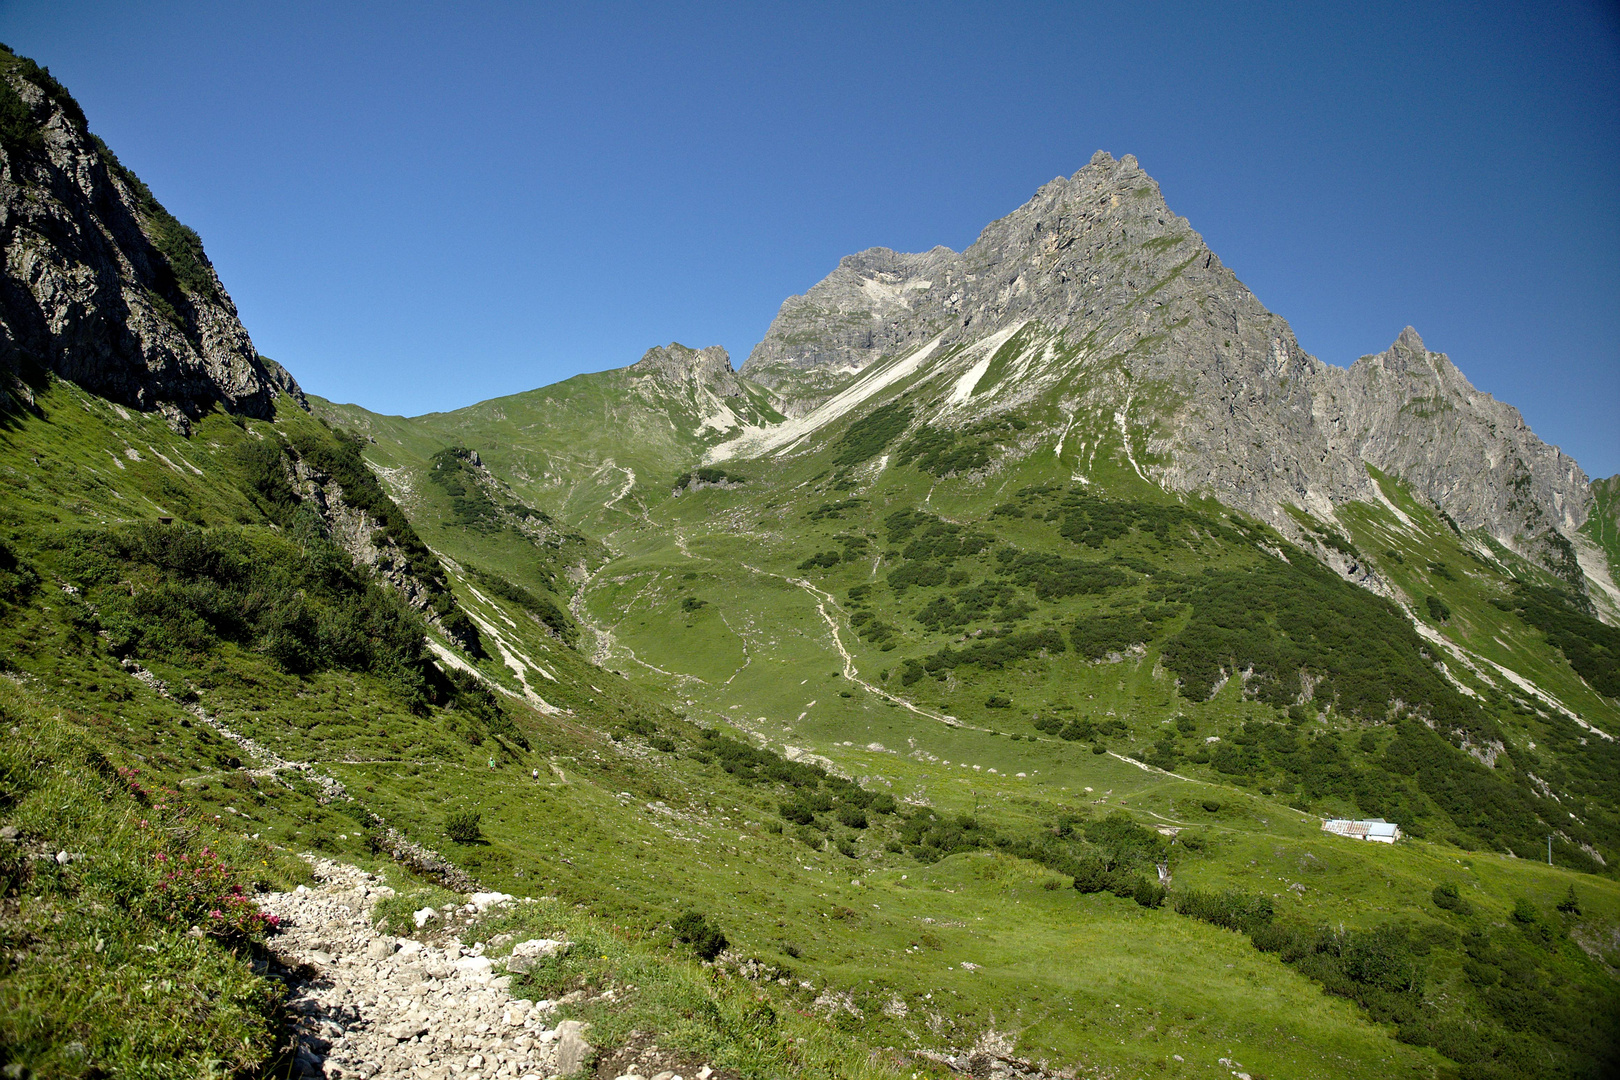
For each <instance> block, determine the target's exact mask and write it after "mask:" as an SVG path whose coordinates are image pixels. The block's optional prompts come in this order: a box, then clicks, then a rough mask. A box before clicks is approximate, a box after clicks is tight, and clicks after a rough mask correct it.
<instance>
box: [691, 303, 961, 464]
mask: <svg viewBox="0 0 1620 1080" xmlns="http://www.w3.org/2000/svg"><path fill="white" fill-rule="evenodd" d="M943 336H944V335H939V336H936V337H934V338H933V339H932V340H930V341H929V342H928V343H927V344H926V345H924V346H922V347H921V348H920V349H918V350H916V351H915V352H913V353H911V354H910V355H909V356H905V357H903V358H901V359H899V360H897V361H895V362H894V363H892V364H889V365H887V366H886V367H881V368H879V369H877V370H875V371H873V372H871V373H870V374H868V375H867V376H866V377H864V378H862V379H860V380H858V381H856V382H855V383H854V384H852V385H850V386H847V387H845V388H844V389H843V390H841V391H840V392H839V393H837V394H835V395H833V396H832V397H830V398H828V399H827V400H826V401H824V402H822V403H821V404H820V405H818V406H816V407H815V408H814V409H812V410H810V411H809V412H808V413H806V414H805V415H803V416H801V417H798V418H797V419H793V420H787V421H784V422H783V423H780V424H775V425H772V426H771V427H766V428H756V427H749V428H745V429H744V430H743V433H742V434H741V435H739V436H737V437H736V438H735V439H732V440H730V441H729V442H724V443H721V444H720V445H719V446H716V447H714V448H713V449H711V450H710V451H709V452H708V454H707V455H705V457H704V461H705V462H706V463H709V464H713V463H714V462H716V461H726V460H728V459H730V458H735V457H759V456H760V455H762V454H768V453H771V452H773V451H777V450H780V449H782V448H783V447H786V446H789V445H791V444H793V443H796V442H798V441H799V440H800V439H802V438H804V437H805V436H806V435H809V434H810V433H811V432H813V431H815V430H816V429H817V428H820V427H823V426H824V425H826V424H830V423H832V422H833V421H834V420H836V419H838V418H839V417H840V416H843V415H844V414H845V413H847V412H849V411H850V410H851V409H853V408H855V407H856V406H857V405H859V404H860V403H861V402H863V401H865V400H867V399H868V398H870V397H871V396H872V395H874V394H876V393H878V392H879V391H881V390H883V389H885V388H887V387H889V386H892V385H894V384H895V383H897V382H899V381H900V380H901V379H904V378H906V377H907V376H909V375H912V374H913V373H915V372H916V371H917V369H918V368H920V367H921V366H922V363H923V361H924V360H927V359H928V358H929V357H930V356H931V355H933V352H934V350H935V349H937V348H939V341H940V337H943Z"/></svg>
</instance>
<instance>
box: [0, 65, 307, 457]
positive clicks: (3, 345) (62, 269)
mask: <svg viewBox="0 0 1620 1080" xmlns="http://www.w3.org/2000/svg"><path fill="white" fill-rule="evenodd" d="M0 113H3V114H4V115H5V117H6V118H7V119H6V123H5V124H4V125H3V130H0V244H3V245H4V248H5V256H6V258H5V267H4V270H3V271H0V381H3V382H4V383H6V384H7V385H6V386H5V390H4V392H5V394H6V396H7V398H8V400H6V401H3V402H0V406H4V407H15V405H16V404H17V402H18V401H21V402H23V403H26V402H28V401H29V400H31V391H30V390H29V388H28V384H29V382H30V381H31V380H36V379H38V378H39V377H41V376H42V375H43V374H44V373H46V372H51V373H54V374H56V375H58V376H60V377H62V378H64V379H70V380H72V381H74V382H76V383H78V384H80V385H81V386H83V387H85V388H86V389H88V390H91V391H93V392H94V393H97V394H100V395H102V396H103V397H106V398H109V399H111V400H113V401H117V402H120V403H121V404H124V405H128V406H131V407H134V408H138V409H143V410H152V409H155V410H160V411H162V412H163V413H164V414H165V415H166V416H167V417H168V418H169V421H170V423H171V424H172V425H174V426H175V427H176V428H177V429H181V430H184V429H185V428H186V427H187V426H188V423H189V420H190V419H192V418H195V417H196V416H199V415H201V414H202V413H203V412H205V411H207V410H208V409H209V408H212V407H214V406H216V405H218V406H222V407H224V408H225V409H227V410H229V411H232V412H237V413H242V414H246V415H249V416H255V417H268V416H271V415H273V414H274V411H275V399H276V398H277V397H278V396H280V395H287V396H288V397H290V398H291V399H292V400H294V401H295V402H297V403H298V404H300V405H304V401H303V395H302V393H301V392H300V391H299V389H298V385H297V383H296V382H294V381H293V379H292V377H291V376H290V375H288V374H287V372H286V371H285V370H284V369H283V368H282V367H281V366H280V365H279V364H274V363H271V362H269V361H266V360H264V359H263V358H262V357H260V356H259V354H258V352H257V350H255V349H254V347H253V342H252V340H251V339H250V338H249V336H248V333H247V330H246V329H244V328H243V326H242V323H241V321H240V319H239V318H238V317H237V312H236V305H235V304H233V303H232V302H231V298H230V296H229V295H228V294H227V293H226V292H225V287H224V286H223V285H222V284H221V283H220V280H219V276H218V275H217V274H216V273H215V272H214V267H213V264H212V263H210V262H209V261H208V256H207V254H206V253H205V252H204V251H203V247H202V241H201V240H200V239H199V238H198V236H197V234H196V233H195V232H193V231H192V230H191V229H189V228H187V227H186V226H184V225H182V224H181V223H180V222H179V221H177V220H175V218H174V217H173V215H171V214H170V213H169V212H168V211H167V210H166V209H164V207H163V205H162V204H161V203H159V202H158V201H157V199H156V197H154V196H153V194H152V192H151V190H150V189H148V188H147V186H146V185H145V184H144V183H142V182H141V180H140V178H139V177H137V176H136V175H135V174H134V173H132V172H130V171H129V170H128V169H127V168H125V167H124V166H123V165H122V164H121V163H120V162H119V161H118V158H117V157H116V156H114V154H113V153H112V151H111V150H109V149H108V148H107V146H106V144H105V143H103V142H102V141H101V140H100V139H98V138H96V137H95V136H94V135H92V134H91V133H90V131H89V129H88V127H87V126H86V124H85V119H84V113H83V111H82V110H81V109H80V108H79V106H78V103H77V102H75V101H74V100H73V98H72V96H71V95H70V94H68V92H67V90H66V89H65V88H64V87H63V86H62V85H61V84H60V83H58V82H57V81H56V80H55V79H53V78H51V76H50V73H49V72H47V71H45V70H44V69H43V68H40V67H39V66H38V65H36V64H35V63H34V62H33V61H31V60H28V59H26V58H24V57H19V56H15V55H13V54H12V53H10V52H9V51H0Z"/></svg>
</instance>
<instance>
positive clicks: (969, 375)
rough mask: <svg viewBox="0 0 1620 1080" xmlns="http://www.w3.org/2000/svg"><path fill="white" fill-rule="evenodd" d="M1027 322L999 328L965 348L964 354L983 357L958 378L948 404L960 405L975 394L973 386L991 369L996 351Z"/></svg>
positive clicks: (1026, 320)
mask: <svg viewBox="0 0 1620 1080" xmlns="http://www.w3.org/2000/svg"><path fill="white" fill-rule="evenodd" d="M1027 322H1029V320H1028V319H1021V320H1019V321H1018V322H1015V323H1013V324H1012V325H1011V326H1009V327H1006V328H1005V329H1002V330H997V331H996V332H995V333H993V334H991V335H990V336H989V337H987V338H984V339H983V340H981V341H976V342H974V343H973V344H972V345H969V346H968V347H967V348H966V349H964V350H963V353H964V355H966V356H972V355H974V354H978V355H979V356H980V357H981V359H980V360H979V362H978V363H976V364H974V365H973V366H972V367H970V368H968V369H967V371H966V372H964V373H963V375H962V377H961V378H960V379H957V380H956V386H955V388H954V389H952V390H951V397H950V400H949V401H948V402H946V404H947V405H960V404H961V403H962V402H964V401H966V400H967V399H968V398H970V397H972V396H973V388H974V387H975V386H978V385H979V380H980V379H982V378H984V373H985V372H987V371H989V370H990V361H992V360H994V359H995V358H996V353H997V352H998V351H999V350H1000V349H1001V347H1002V346H1003V345H1005V344H1006V343H1007V342H1008V340H1009V339H1011V338H1012V336H1013V335H1014V334H1016V333H1018V331H1020V330H1022V329H1023V328H1024V324H1025V323H1027Z"/></svg>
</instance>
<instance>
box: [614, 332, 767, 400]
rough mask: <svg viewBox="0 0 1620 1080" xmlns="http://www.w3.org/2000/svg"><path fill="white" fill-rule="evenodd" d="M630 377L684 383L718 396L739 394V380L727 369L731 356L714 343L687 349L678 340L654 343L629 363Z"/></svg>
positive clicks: (668, 382) (677, 384)
mask: <svg viewBox="0 0 1620 1080" xmlns="http://www.w3.org/2000/svg"><path fill="white" fill-rule="evenodd" d="M630 375H631V376H632V377H633V378H647V377H651V378H655V379H659V380H661V381H663V382H664V383H665V384H666V385H668V386H669V387H670V388H672V389H673V388H677V387H679V388H683V389H684V388H686V387H688V386H690V387H695V388H699V389H702V390H705V391H708V392H709V393H711V394H714V395H716V396H718V397H722V398H733V397H740V396H741V395H742V392H743V387H742V383H741V382H740V381H739V380H738V378H737V373H736V372H735V371H733V370H732V368H731V356H730V355H729V354H728V353H727V352H726V350H725V349H723V348H721V347H720V346H718V345H710V346H709V347H708V348H706V349H690V348H687V347H686V346H685V345H682V344H680V343H679V342H675V341H672V342H670V343H669V344H668V345H655V346H653V347H652V348H650V349H648V350H647V351H646V352H645V353H644V354H642V357H641V359H640V360H637V361H636V362H635V363H634V364H631V365H630Z"/></svg>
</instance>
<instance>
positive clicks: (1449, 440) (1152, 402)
mask: <svg viewBox="0 0 1620 1080" xmlns="http://www.w3.org/2000/svg"><path fill="white" fill-rule="evenodd" d="M1015 336H1016V340H1014V338H1015ZM1009 341H1012V342H1013V344H1012V345H1011V346H1009V348H1012V347H1016V348H1017V349H1018V350H1019V352H1018V353H1017V355H1016V356H1013V357H1011V358H1007V357H1004V358H1003V361H1004V362H1002V363H1001V366H1002V367H1003V368H1004V370H1003V371H1002V372H1001V373H1000V374H998V375H996V376H994V377H990V378H987V375H988V373H989V369H990V368H991V366H992V362H993V358H992V354H995V353H996V352H997V350H999V349H1000V348H1001V347H1002V345H1003V344H1004V343H1006V342H1009ZM924 350H926V355H925V354H924ZM742 374H743V375H744V376H745V377H747V378H750V379H752V380H754V381H757V382H761V383H765V384H767V385H770V386H772V387H773V388H775V390H776V391H777V392H778V393H779V394H781V395H782V397H783V398H784V399H785V407H784V411H785V412H787V413H788V415H789V416H791V417H793V418H794V420H793V422H792V423H791V424H788V425H782V426H781V428H780V430H779V431H775V432H759V433H750V434H748V435H746V436H744V437H743V438H742V439H740V440H738V441H737V443H735V444H734V445H732V446H728V447H719V448H717V449H716V451H715V452H714V453H713V454H712V455H711V456H713V457H716V458H718V457H724V456H729V455H731V454H740V455H743V456H747V455H748V454H751V453H758V452H766V451H769V450H773V449H774V450H780V449H781V448H783V447H788V446H793V445H797V444H798V441H799V440H800V439H801V438H802V437H803V436H804V435H806V434H808V433H809V432H810V431H811V430H813V429H814V428H815V427H816V426H818V425H820V424H822V423H829V422H831V421H833V420H835V419H837V418H838V417H840V416H843V415H845V414H847V413H849V412H851V410H858V409H860V408H864V407H866V404H865V403H866V402H867V401H871V402H873V403H877V402H878V401H880V400H881V399H884V398H885V395H889V394H893V393H896V392H904V393H906V394H908V395H909V396H910V399H911V400H912V401H913V402H914V403H916V404H923V403H928V402H931V403H932V404H931V405H929V407H928V410H927V414H926V417H925V418H926V419H927V420H929V421H930V422H934V423H943V424H946V425H949V426H960V425H963V424H967V423H971V422H973V420H974V419H975V418H978V417H983V416H986V415H993V414H996V413H999V412H1004V411H1008V410H1012V409H1023V410H1028V409H1032V408H1033V409H1036V410H1037V411H1041V410H1048V411H1049V412H1048V416H1049V419H1048V427H1049V429H1050V430H1049V431H1048V432H1047V441H1048V442H1049V443H1050V444H1051V445H1052V446H1053V447H1054V449H1055V450H1056V451H1057V452H1058V453H1059V454H1060V455H1061V452H1062V450H1063V448H1064V446H1065V445H1066V444H1065V441H1064V434H1063V433H1065V432H1068V431H1069V430H1070V429H1071V428H1073V427H1074V426H1075V425H1076V422H1077V419H1078V418H1089V419H1090V421H1091V427H1092V429H1093V430H1098V429H1114V430H1115V431H1117V434H1118V441H1120V442H1121V443H1122V444H1123V445H1122V451H1123V454H1124V456H1125V457H1127V458H1128V460H1129V465H1130V468H1131V469H1132V470H1133V471H1134V473H1135V474H1136V475H1137V476H1139V477H1140V478H1141V479H1144V480H1148V481H1150V482H1152V483H1155V484H1157V485H1159V486H1162V487H1164V488H1166V489H1167V490H1170V491H1176V492H1207V493H1210V494H1213V495H1215V496H1216V497H1218V498H1220V499H1221V500H1222V501H1224V502H1226V503H1228V504H1229V505H1232V506H1235V507H1239V508H1241V509H1244V510H1246V511H1249V512H1251V513H1255V514H1257V515H1259V516H1261V517H1263V518H1265V519H1267V520H1269V521H1271V522H1272V523H1273V524H1276V525H1277V526H1278V527H1280V528H1283V529H1284V530H1285V531H1293V530H1294V529H1295V528H1297V526H1295V525H1294V524H1293V522H1292V519H1291V517H1290V515H1289V514H1288V513H1287V512H1286V510H1285V508H1286V507H1288V506H1295V507H1302V508H1305V509H1307V510H1309V511H1310V512H1312V513H1314V514H1317V515H1319V516H1322V517H1325V518H1327V519H1329V520H1332V519H1333V518H1334V515H1335V509H1334V508H1335V506H1336V505H1339V504H1342V503H1344V502H1346V501H1352V500H1366V501H1376V500H1377V499H1378V497H1379V494H1378V490H1377V484H1376V482H1375V481H1374V479H1373V478H1372V476H1371V475H1370V474H1369V471H1368V466H1369V465H1371V466H1373V467H1375V468H1377V469H1380V470H1383V471H1385V472H1388V473H1392V474H1394V475H1396V476H1398V477H1400V478H1402V479H1403V480H1405V481H1406V482H1408V483H1409V484H1411V485H1412V486H1413V487H1414V489H1415V490H1417V491H1418V492H1419V493H1420V494H1421V495H1423V496H1424V497H1426V498H1428V499H1429V500H1430V501H1432V502H1433V503H1434V504H1435V505H1436V506H1439V507H1440V508H1441V509H1443V510H1445V511H1446V512H1447V513H1448V514H1450V515H1451V516H1452V517H1453V518H1454V519H1455V520H1456V521H1457V522H1458V523H1459V524H1460V525H1461V526H1462V527H1464V528H1478V529H1484V530H1486V531H1488V532H1489V533H1490V534H1491V535H1493V536H1494V537H1496V538H1497V539H1498V540H1499V541H1501V542H1502V543H1504V544H1507V545H1508V546H1510V547H1513V548H1515V549H1516V550H1520V551H1523V552H1525V553H1529V554H1534V555H1536V557H1538V558H1539V559H1541V560H1542V561H1543V562H1544V563H1547V564H1549V565H1554V564H1556V565H1557V566H1558V568H1559V570H1560V573H1563V574H1565V576H1573V577H1578V574H1579V572H1578V570H1576V569H1574V556H1573V555H1572V554H1570V547H1569V544H1570V542H1571V541H1573V542H1575V543H1576V544H1577V545H1578V544H1579V540H1578V538H1577V537H1576V530H1578V529H1579V527H1580V525H1581V523H1582V522H1583V521H1584V519H1585V514H1586V507H1587V504H1588V503H1589V501H1590V496H1589V494H1588V492H1587V487H1586V477H1585V475H1584V474H1583V473H1582V472H1581V470H1580V469H1579V467H1578V466H1577V465H1576V464H1575V463H1574V462H1573V461H1572V460H1570V459H1569V458H1568V457H1566V456H1565V455H1563V454H1562V453H1561V452H1560V451H1558V450H1557V448H1555V447H1550V446H1548V445H1546V444H1545V443H1543V442H1542V441H1541V440H1540V439H1538V438H1537V437H1536V436H1535V434H1534V433H1533V432H1531V431H1530V429H1529V428H1528V427H1527V426H1526V425H1525V423H1524V420H1523V418H1522V417H1521V416H1520V415H1519V413H1518V412H1517V410H1514V409H1512V408H1511V407H1510V406H1507V405H1504V404H1502V403H1501V402H1498V401H1496V400H1495V399H1494V398H1492V397H1491V396H1490V395H1488V394H1484V393H1481V392H1480V391H1478V390H1476V389H1475V388H1474V387H1473V386H1472V385H1471V384H1470V383H1469V382H1468V380H1467V379H1466V378H1465V377H1463V375H1462V373H1461V372H1460V371H1458V370H1457V368H1456V367H1455V366H1454V365H1453V364H1452V363H1451V362H1450V360H1449V359H1447V358H1446V357H1445V356H1444V355H1443V354H1441V353H1435V352H1431V351H1429V350H1428V349H1427V348H1426V347H1425V345H1424V343H1423V341H1422V338H1421V337H1420V336H1419V335H1418V333H1417V331H1416V330H1414V329H1412V328H1411V327H1408V328H1406V329H1405V330H1403V331H1402V332H1401V334H1400V335H1399V337H1398V339H1397V340H1396V341H1395V343H1394V344H1393V345H1392V346H1391V348H1390V349H1389V350H1386V351H1385V352H1384V353H1381V354H1378V355H1377V356H1372V357H1366V358H1363V359H1362V360H1360V361H1358V362H1357V363H1356V364H1354V365H1352V366H1351V367H1350V368H1348V369H1346V368H1341V367H1336V366H1333V365H1330V364H1326V363H1324V362H1322V361H1320V360H1318V359H1317V358H1315V357H1313V356H1311V355H1310V354H1308V353H1306V352H1305V351H1304V350H1303V349H1302V348H1301V347H1300V345H1299V343H1298V341H1297V340H1296V338H1295V336H1294V333H1293V331H1292V329H1291V328H1290V327H1289V325H1288V323H1287V321H1286V320H1284V319H1283V318H1281V317H1280V316H1278V315H1276V314H1274V313H1272V312H1271V311H1268V310H1267V309H1266V308H1265V306H1264V305H1263V304H1261V303H1260V301H1259V300H1258V299H1257V298H1256V297H1255V296H1254V294H1253V293H1252V292H1251V291H1250V290H1249V289H1248V288H1247V287H1246V286H1245V285H1244V284H1243V283H1242V282H1241V281H1240V280H1239V279H1238V277H1237V275H1236V274H1234V273H1233V272H1232V271H1231V269H1230V268H1228V267H1226V266H1225V265H1224V264H1223V263H1222V262H1221V261H1220V259H1219V258H1218V257H1217V256H1216V255H1215V253H1214V252H1212V251H1210V250H1209V248H1208V246H1207V245H1206V244H1205V243H1204V240H1203V238H1202V237H1201V236H1200V235H1199V234H1198V233H1197V232H1196V231H1194V230H1193V228H1192V227H1191V225H1190V224H1189V223H1188V222H1187V220H1186V219H1185V218H1182V217H1180V216H1178V215H1176V214H1175V213H1174V212H1172V211H1171V210H1170V209H1169V208H1168V207H1167V206H1166V204H1165V201H1164V198H1163V195H1162V193H1161V191H1160V188H1159V186H1158V184H1157V183H1156V182H1155V181H1154V180H1153V178H1152V177H1150V176H1149V175H1148V174H1147V173H1145V172H1143V171H1142V169H1141V167H1140V166H1139V164H1138V163H1137V161H1136V159H1135V158H1134V157H1132V156H1131V155H1129V154H1127V155H1125V156H1123V157H1121V158H1119V159H1115V158H1114V157H1112V156H1111V155H1109V154H1107V153H1105V152H1102V151H1099V152H1098V153H1097V154H1096V155H1094V156H1093V157H1092V159H1091V161H1090V162H1089V163H1088V164H1087V165H1086V166H1085V167H1084V168H1082V169H1080V170H1079V171H1077V172H1076V173H1075V174H1074V175H1073V176H1070V177H1067V178H1065V177H1058V178H1056V179H1054V180H1052V181H1050V182H1049V183H1047V184H1045V185H1043V186H1042V187H1041V188H1040V189H1039V190H1038V191H1036V192H1035V194H1034V196H1033V197H1032V198H1031V199H1030V200H1029V201H1028V202H1027V203H1025V204H1024V205H1023V206H1021V207H1019V208H1018V209H1016V210H1014V211H1013V212H1012V213H1010V214H1008V215H1006V216H1005V217H1002V218H1000V219H998V220H996V221H994V222H992V223H990V224H989V225H988V226H986V227H985V229H984V230H983V231H982V232H981V234H980V235H979V238H978V239H977V240H976V241H975V242H974V243H973V244H972V245H971V246H970V247H969V248H968V249H967V250H966V251H963V252H962V253H960V254H956V253H953V252H951V251H950V250H949V249H946V248H935V249H933V250H931V251H929V252H925V253H921V254H915V255H906V254H901V253H896V252H892V251H888V250H887V249H881V248H879V249H873V250H870V251H866V252H862V253H860V254H858V255H855V256H850V257H847V258H845V259H844V260H842V261H841V262H840V264H839V266H838V268H837V269H836V270H834V271H833V273H832V274H830V275H828V277H827V278H826V279H825V280H823V281H822V282H820V283H818V284H817V285H815V286H814V287H812V288H811V289H810V290H809V291H807V292H806V293H805V294H804V295H802V296H796V297H791V298H789V299H788V300H787V301H786V302H785V303H784V304H783V305H782V309H781V311H780V312H779V313H778V315H777V317H776V319H775V320H774V321H773V322H772V324H771V328H770V330H769V332H768V333H767V334H766V337H765V340H763V341H762V342H760V344H759V346H757V347H756V348H755V349H754V351H753V353H752V354H751V355H750V357H749V359H748V362H747V363H746V364H744V365H743V368H742ZM895 376H899V377H898V378H896V377H895ZM891 384H893V385H894V386H895V387H896V389H892V390H891V389H889V387H890V386H891ZM991 384H993V385H991ZM1067 445H1068V446H1069V447H1070V448H1073V447H1074V446H1075V445H1076V443H1075V442H1074V441H1073V440H1071V441H1070V442H1068V443H1067ZM1096 445H1097V443H1096V442H1095V441H1094V442H1093V443H1092V444H1091V446H1092V453H1093V454H1094V453H1095V446H1096ZM1076 468H1077V476H1080V478H1082V479H1083V478H1084V476H1083V473H1084V469H1083V468H1080V467H1079V466H1078V465H1077V466H1076Z"/></svg>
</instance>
